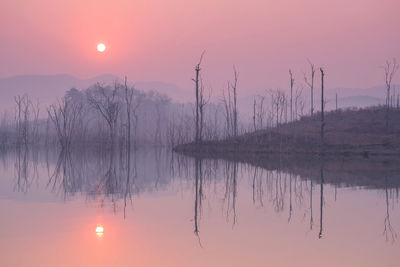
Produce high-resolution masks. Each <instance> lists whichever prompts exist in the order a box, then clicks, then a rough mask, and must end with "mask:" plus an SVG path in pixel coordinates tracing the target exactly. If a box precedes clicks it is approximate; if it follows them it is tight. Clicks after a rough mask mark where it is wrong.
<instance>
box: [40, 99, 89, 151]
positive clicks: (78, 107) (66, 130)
mask: <svg viewBox="0 0 400 267" xmlns="http://www.w3.org/2000/svg"><path fill="white" fill-rule="evenodd" d="M82 108H83V106H82V104H81V103H78V102H75V101H72V100H71V99H70V98H68V97H63V98H62V99H61V100H59V101H58V103H57V104H53V105H51V106H50V107H49V108H48V109H47V113H48V115H49V118H50V120H51V121H52V122H53V125H54V127H55V129H56V132H57V137H58V142H59V144H60V145H61V148H62V149H63V150H64V149H68V148H69V147H70V145H71V141H72V136H73V134H74V131H75V129H76V126H77V122H78V119H79V118H80V117H81V115H82V113H81V111H82Z"/></svg>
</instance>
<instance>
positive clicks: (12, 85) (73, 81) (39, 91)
mask: <svg viewBox="0 0 400 267" xmlns="http://www.w3.org/2000/svg"><path fill="white" fill-rule="evenodd" d="M115 81H120V82H122V78H120V77H118V76H115V75H112V74H104V75H100V76H96V77H93V78H90V79H79V78H77V77H74V76H72V75H68V74H58V75H18V76H12V77H7V78H1V79H0V95H1V97H0V112H2V111H4V110H10V109H11V108H12V107H13V106H14V100H13V98H14V96H16V95H23V94H27V95H28V96H29V98H31V99H32V100H34V101H35V100H36V99H38V100H39V103H40V106H41V107H42V109H43V108H44V107H46V106H48V105H50V104H52V103H54V101H56V99H57V98H61V97H62V96H64V93H65V92H66V91H67V90H69V89H71V88H76V89H78V90H84V89H86V88H88V87H89V86H91V85H93V84H95V83H97V82H100V83H105V84H112V83H113V82H115ZM129 83H130V84H134V85H135V88H136V89H139V90H142V91H150V90H152V91H158V92H159V93H162V94H166V95H169V96H177V97H178V100H180V101H187V100H189V96H188V94H187V93H186V92H185V90H183V89H182V88H180V87H178V86H177V85H175V84H170V83H163V82H157V81H153V82H137V83H136V82H134V81H132V82H129ZM189 93H190V92H189ZM174 99H176V98H174Z"/></svg>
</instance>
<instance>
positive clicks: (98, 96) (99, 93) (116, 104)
mask: <svg viewBox="0 0 400 267" xmlns="http://www.w3.org/2000/svg"><path fill="white" fill-rule="evenodd" d="M119 90H120V85H119V84H117V83H115V84H114V88H111V87H108V86H102V85H101V84H99V83H97V84H96V85H95V86H93V87H92V88H90V89H88V90H87V91H86V96H87V99H88V102H89V104H90V105H91V106H92V107H93V108H94V109H95V110H96V111H97V112H98V113H99V114H100V116H101V117H102V118H103V119H104V120H105V121H106V122H107V126H108V128H109V135H110V137H109V138H110V147H111V149H112V150H113V149H114V148H115V147H114V144H115V137H116V130H117V123H118V115H119V112H120V110H121V103H120V101H119V100H120V99H119Z"/></svg>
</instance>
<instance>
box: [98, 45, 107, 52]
mask: <svg viewBox="0 0 400 267" xmlns="http://www.w3.org/2000/svg"><path fill="white" fill-rule="evenodd" d="M97 51H99V52H101V53H103V52H104V51H106V45H105V44H103V43H100V44H98V45H97Z"/></svg>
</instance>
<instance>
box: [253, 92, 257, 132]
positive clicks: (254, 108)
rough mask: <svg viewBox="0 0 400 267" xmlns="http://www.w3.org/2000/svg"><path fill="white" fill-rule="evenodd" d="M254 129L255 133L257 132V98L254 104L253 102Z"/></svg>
mask: <svg viewBox="0 0 400 267" xmlns="http://www.w3.org/2000/svg"><path fill="white" fill-rule="evenodd" d="M253 128H254V131H256V130H257V127H256V99H255V98H254V102H253Z"/></svg>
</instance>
